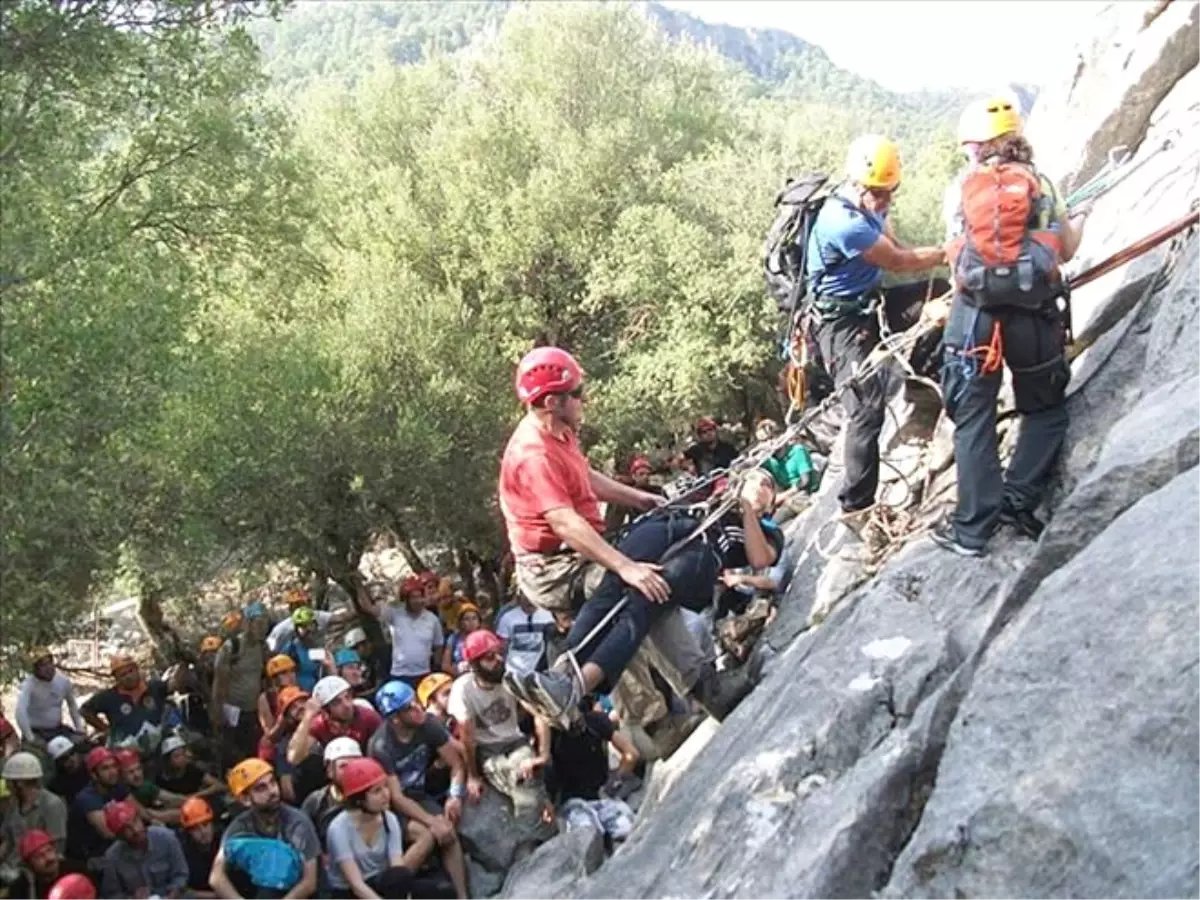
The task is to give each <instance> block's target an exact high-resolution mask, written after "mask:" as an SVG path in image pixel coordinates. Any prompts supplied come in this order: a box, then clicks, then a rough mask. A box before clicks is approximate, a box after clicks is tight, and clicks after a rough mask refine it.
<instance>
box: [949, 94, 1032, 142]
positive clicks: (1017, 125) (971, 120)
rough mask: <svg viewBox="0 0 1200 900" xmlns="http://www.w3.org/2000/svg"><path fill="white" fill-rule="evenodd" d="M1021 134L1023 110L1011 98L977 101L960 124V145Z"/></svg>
mask: <svg viewBox="0 0 1200 900" xmlns="http://www.w3.org/2000/svg"><path fill="white" fill-rule="evenodd" d="M1020 133H1021V110H1020V109H1018V107H1017V104H1016V102H1014V100H1013V99H1012V98H1011V97H1002V96H996V97H987V98H985V99H983V100H976V101H975V102H974V103H972V104H971V105H970V106H968V107H967V108H966V109H965V110H963V114H962V118H961V119H960V120H959V122H958V142H959V143H960V144H982V143H985V142H987V141H991V140H995V139H996V138H998V137H1002V136H1003V135H1006V134H1020Z"/></svg>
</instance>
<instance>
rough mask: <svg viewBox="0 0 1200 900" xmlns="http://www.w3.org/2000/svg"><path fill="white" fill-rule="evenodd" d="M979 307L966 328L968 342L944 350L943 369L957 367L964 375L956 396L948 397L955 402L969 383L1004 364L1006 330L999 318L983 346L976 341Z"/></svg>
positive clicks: (991, 372) (993, 324)
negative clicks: (989, 337) (1001, 325)
mask: <svg viewBox="0 0 1200 900" xmlns="http://www.w3.org/2000/svg"><path fill="white" fill-rule="evenodd" d="M979 313H980V309H979V307H974V308H973V309H972V312H971V322H970V324H969V325H968V326H967V330H966V342H965V343H964V344H963V346H962V347H950V346H947V347H946V348H945V350H944V353H945V361H944V362H943V363H942V369H943V371H946V370H948V369H954V368H957V369H958V371H959V373H960V374H961V375H962V377H963V380H962V384H961V385H959V388H958V392H957V393H956V394H955V396H954V397H949V398H947V402H948V403H951V404H953V403H954V402H955V401H957V400H958V399H959V397H960V396H961V395H962V392H963V391H964V390H966V387H967V383H968V382H970V381H972V380H973V379H975V378H978V377H979V376H981V375H992V374H994V373H996V372H999V371H1000V369H1001V367H1002V366H1003V365H1004V331H1003V329H1002V328H1001V327H1000V321H999V320H998V319H996V320H993V321H992V336H991V339H990V340H989V341H988V342H987V343H986V344H984V345H983V346H978V345H976V343H975V328H976V326H977V325H978V324H979Z"/></svg>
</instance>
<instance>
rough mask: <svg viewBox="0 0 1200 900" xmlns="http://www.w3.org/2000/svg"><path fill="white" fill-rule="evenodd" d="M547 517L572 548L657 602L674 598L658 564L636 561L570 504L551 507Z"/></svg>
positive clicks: (664, 601)
mask: <svg viewBox="0 0 1200 900" xmlns="http://www.w3.org/2000/svg"><path fill="white" fill-rule="evenodd" d="M545 517H546V521H547V522H548V523H549V524H550V527H551V529H553V531H554V533H555V534H556V535H557V536H558V537H559V538H561V539H562V540H563V542H564V543H565V544H566V545H567V546H568V547H570V548H571V549H572V550H574V551H576V552H577V553H580V554H582V555H583V556H584V557H586V558H587V559H590V560H591V561H592V562H594V563H599V564H600V565H602V566H604V568H606V569H608V570H609V571H610V572H615V573H616V574H617V575H618V576H619V577H620V579H621V580H622V581H624V582H625V583H626V584H627V585H629V586H630V587H631V588H633V589H634V590H636V591H638V592H639V593H642V594H644V595H645V596H646V597H648V598H649V599H651V600H653V601H655V602H657V603H666V602H667V601H668V600H669V599H671V588H670V586H669V585H668V584H667V583H666V581H664V580H663V578H662V576H661V575H659V574H658V568H659V567H658V566H653V565H650V564H649V563H640V562H634V561H633V560H632V559H630V558H629V557H628V556H626V555H625V554H624V553H622V552H621V551H620V550H618V549H616V548H615V547H613V546H611V545H609V544H608V543H607V542H606V541H605V540H604V538H603V537H601V536H600V532H598V531H596V529H595V528H593V527H592V526H591V525H590V524H589V523H588V521H587V519H585V518H584V517H583V516H581V515H580V514H579V513H577V512H575V510H573V509H571V508H570V507H569V506H560V507H558V508H556V509H550V510H547V511H546V512H545Z"/></svg>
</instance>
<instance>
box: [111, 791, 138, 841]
mask: <svg viewBox="0 0 1200 900" xmlns="http://www.w3.org/2000/svg"><path fill="white" fill-rule="evenodd" d="M137 817H138V811H137V807H136V806H134V805H133V803H132V802H130V801H129V800H112V801H110V802H108V803H105V804H104V827H105V828H107V829H108V830H109V831H111V832H112V833H113V834H115V835H117V836H118V837H120V836H121V831H122V830H124V829H125V828H128V827H129V826H130V825H132V824H133V823H134V822H136V821H137Z"/></svg>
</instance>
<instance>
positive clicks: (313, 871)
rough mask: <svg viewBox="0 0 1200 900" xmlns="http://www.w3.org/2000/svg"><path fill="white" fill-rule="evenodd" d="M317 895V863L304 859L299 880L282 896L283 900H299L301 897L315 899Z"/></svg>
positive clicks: (313, 860)
mask: <svg viewBox="0 0 1200 900" xmlns="http://www.w3.org/2000/svg"><path fill="white" fill-rule="evenodd" d="M316 895H317V861H316V860H315V859H306V860H305V861H304V874H303V875H301V876H300V880H299V881H298V882H296V886H295V887H294V888H292V889H291V890H290V891H288V892H287V893H286V894H284V895H283V900H301V898H303V897H315V896H316Z"/></svg>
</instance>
